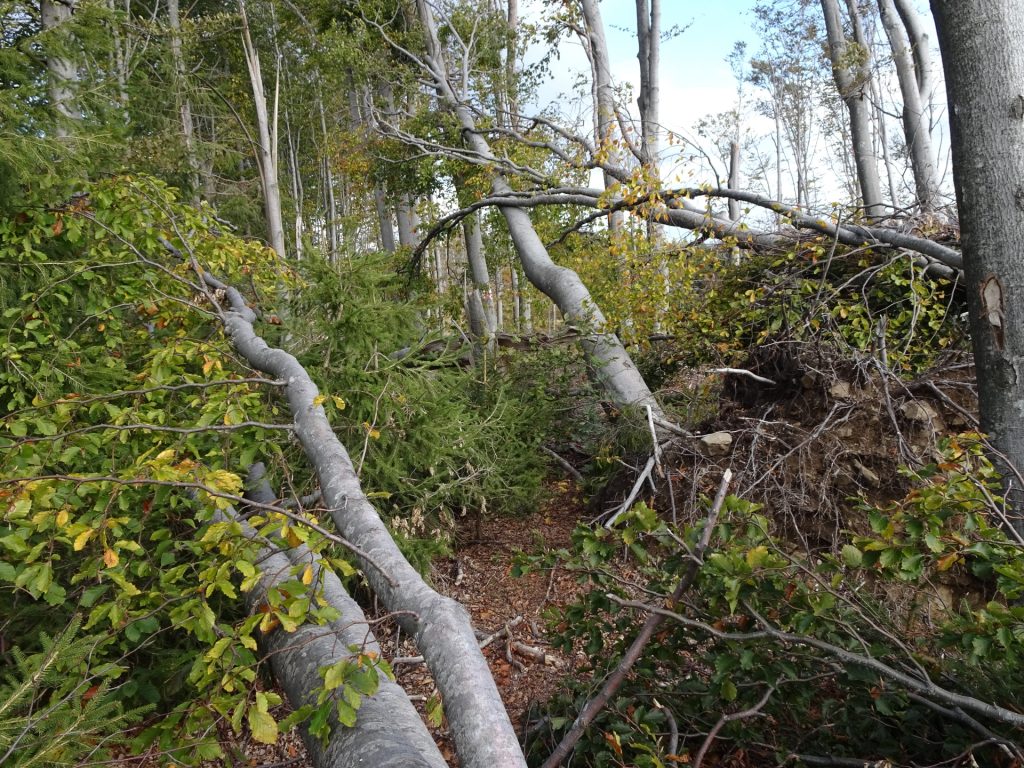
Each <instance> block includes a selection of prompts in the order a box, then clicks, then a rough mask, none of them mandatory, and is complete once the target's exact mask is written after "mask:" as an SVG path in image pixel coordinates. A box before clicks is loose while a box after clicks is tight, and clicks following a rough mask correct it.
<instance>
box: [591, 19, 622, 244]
mask: <svg viewBox="0 0 1024 768" xmlns="http://www.w3.org/2000/svg"><path fill="white" fill-rule="evenodd" d="M580 5H581V7H582V10H583V20H584V24H585V29H586V37H587V40H586V42H587V44H588V46H589V50H590V66H591V70H592V75H593V78H594V80H593V83H594V102H595V103H594V112H595V121H594V146H595V147H597V148H598V151H599V152H602V153H604V154H606V155H607V158H608V162H609V163H610V164H611V165H616V166H618V165H622V157H621V153H620V151H619V147H618V137H617V136H616V131H615V127H616V124H617V120H616V115H615V89H614V87H613V85H612V72H611V64H610V60H609V57H608V42H607V40H606V39H605V35H604V22H603V21H602V20H601V8H600V6H599V5H598V3H597V0H580ZM602 173H603V175H604V188H605V189H611V188H612V187H614V186H615V185H616V180H615V177H614V176H612V175H611V174H610V173H609V172H608V171H607V170H602ZM623 219H624V214H623V213H622V212H621V211H615V212H613V213H611V214H610V215H609V216H608V228H609V229H611V230H612V231H617V230H619V229H621V228H622V223H623Z"/></svg>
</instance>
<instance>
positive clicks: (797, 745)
mask: <svg viewBox="0 0 1024 768" xmlns="http://www.w3.org/2000/svg"><path fill="white" fill-rule="evenodd" d="M908 475H909V476H910V477H911V478H912V479H913V480H914V482H915V485H914V488H913V489H912V490H911V491H910V493H909V494H908V495H907V497H906V498H905V499H903V500H901V501H900V502H898V503H896V504H894V505H892V507H890V508H887V509H884V510H879V509H874V508H870V507H867V506H865V510H866V511H867V513H868V514H869V516H870V521H871V526H872V529H873V530H874V534H873V535H870V536H857V537H853V539H852V541H851V542H850V543H848V544H846V545H845V546H843V547H842V549H841V552H840V554H839V555H838V556H833V555H829V554H821V553H818V554H807V553H804V554H791V552H790V551H789V550H787V549H786V548H785V547H783V546H782V544H781V543H780V542H779V541H777V540H776V539H775V538H774V537H773V536H772V534H771V527H770V523H769V521H768V520H767V518H765V517H764V516H763V515H761V514H760V513H759V511H758V508H757V507H756V506H755V505H750V504H748V503H746V502H743V501H742V500H739V499H736V498H729V499H727V502H726V505H725V508H724V510H723V512H722V516H721V518H720V522H719V523H718V525H717V527H716V529H715V531H714V533H713V536H712V539H711V548H710V549H709V551H708V553H707V554H706V556H705V558H704V564H703V566H702V567H701V569H700V571H699V575H698V578H697V580H696V582H695V584H694V586H693V587H692V588H691V589H690V590H689V591H688V592H687V593H686V595H685V596H684V598H683V600H682V601H680V602H679V603H677V604H676V605H674V606H672V605H670V606H667V607H669V608H670V609H671V610H674V611H675V612H676V613H677V614H679V615H680V616H681V617H682V623H681V622H679V621H676V620H674V619H667V620H666V621H665V623H664V624H663V625H662V627H661V628H660V629H659V630H658V632H657V634H656V636H655V639H654V640H653V641H652V643H651V644H650V645H649V646H648V647H647V649H646V651H645V653H644V654H643V656H642V658H641V659H640V660H639V662H638V663H637V665H636V666H635V667H634V669H633V671H632V673H631V675H630V676H629V678H628V679H627V681H626V683H625V684H624V686H623V688H622V690H621V691H620V693H619V695H618V696H617V697H616V699H615V701H614V702H613V703H612V705H611V706H610V707H609V708H608V709H607V710H606V711H605V712H603V713H602V714H601V715H600V717H599V718H598V720H597V721H596V722H595V724H594V726H593V727H592V728H591V729H589V731H588V732H587V734H586V735H585V736H584V740H583V741H582V742H581V744H580V746H579V747H577V752H576V754H577V756H578V757H579V758H580V759H581V760H583V761H584V762H582V763H581V764H585V765H594V766H612V765H615V766H625V765H629V766H662V765H669V764H672V763H673V762H680V761H682V762H686V761H688V760H691V759H692V758H693V755H694V754H695V753H696V751H697V750H698V749H699V748H700V747H701V745H702V743H703V741H704V738H705V734H707V733H709V732H710V731H711V730H712V728H713V727H714V726H715V725H716V723H717V721H718V720H719V718H720V717H722V716H723V715H730V714H736V713H740V712H743V711H745V710H748V709H751V708H757V707H760V708H759V709H758V711H759V715H758V716H757V717H753V716H746V717H737V718H735V719H731V720H728V721H726V722H725V723H724V724H723V726H722V729H721V731H720V732H719V733H718V737H717V741H716V742H715V745H714V746H713V748H712V754H713V755H717V756H719V759H721V760H725V759H727V758H728V756H730V755H732V756H739V755H740V753H744V754H746V756H747V757H746V759H747V760H751V759H754V760H755V762H758V761H766V762H770V761H772V760H784V759H786V758H787V756H788V755H791V754H793V753H801V754H810V755H826V754H827V755H834V756H840V757H851V758H853V757H855V758H858V759H863V760H877V759H887V760H889V761H892V762H893V763H895V764H910V763H915V764H924V763H928V764H931V763H935V762H938V761H941V760H947V759H949V758H951V757H953V756H954V755H958V754H961V753H965V752H966V753H969V752H970V751H971V750H972V749H976V750H977V751H976V755H977V759H978V760H980V761H982V762H985V760H987V759H988V758H989V757H993V758H994V755H989V754H988V753H987V751H986V750H987V749H989V747H985V746H982V747H977V748H975V747H974V746H972V745H975V744H976V743H977V742H978V741H979V738H978V733H977V732H976V731H974V730H973V729H971V728H970V727H969V726H968V725H967V722H968V721H966V720H964V719H962V718H959V717H957V716H948V717H946V716H944V715H943V711H942V708H941V707H938V708H936V707H934V706H929V705H928V704H927V703H926V702H925V701H923V699H922V698H921V697H920V696H919V695H917V694H919V693H920V691H910V690H908V689H907V688H905V687H904V686H903V685H902V684H901V683H900V682H899V681H898V680H897V679H895V678H894V677H892V676H888V675H885V674H881V673H880V672H878V671H876V670H875V669H873V668H871V667H870V666H869V665H868V664H867V663H858V662H857V661H855V660H850V658H843V657H842V656H841V654H842V653H848V654H853V655H854V656H856V657H860V658H864V659H869V660H871V661H872V662H880V663H882V664H885V665H887V666H889V667H890V668H892V669H895V670H901V671H903V672H904V673H907V674H909V675H911V676H915V677H919V678H922V679H927V678H923V676H924V675H927V676H928V678H930V679H931V680H933V681H935V682H937V683H938V684H939V685H942V686H945V687H947V688H951V689H953V690H955V691H956V692H957V693H960V694H963V695H967V696H972V697H974V698H976V699H978V700H979V701H981V702H987V703H994V704H996V705H997V706H1001V707H1003V708H1005V709H1007V710H1011V711H1012V710H1015V708H1016V707H1015V701H1016V700H1017V695H1018V694H1017V692H1018V691H1019V690H1020V686H1021V685H1022V683H1024V667H1022V659H1024V657H1022V655H1021V642H1022V640H1024V632H1022V631H1021V627H1022V626H1024V609H1021V608H1020V607H1019V606H1018V605H1017V602H1018V598H1019V595H1020V594H1021V593H1022V589H1024V581H1022V575H1024V554H1022V551H1021V548H1020V547H1019V546H1017V545H1016V544H1014V543H1012V542H1010V541H1008V540H1007V537H1006V535H1005V534H1004V533H1003V532H1002V530H1001V529H1000V528H998V527H995V526H994V524H993V523H992V521H991V517H992V515H993V514H994V513H995V511H996V510H998V509H1000V505H1001V499H1000V498H999V497H998V496H997V495H996V494H997V490H996V489H997V488H998V478H997V477H996V476H995V474H994V472H993V470H992V468H991V466H990V465H989V464H988V462H987V461H986V460H985V459H984V458H983V456H982V455H981V452H980V447H979V443H978V441H977V440H976V439H975V436H970V435H967V436H962V437H960V438H957V439H955V440H951V441H949V442H947V443H946V444H945V445H944V446H943V449H942V455H941V458H940V459H939V460H938V461H937V462H936V463H935V464H933V465H930V466H928V467H925V468H923V469H921V470H917V471H914V472H908ZM701 528H702V524H698V525H695V526H687V527H685V528H682V529H675V528H674V527H673V526H671V525H667V524H666V523H664V522H663V521H661V520H660V518H659V517H658V515H657V514H656V513H655V512H653V511H652V510H650V509H648V508H647V507H646V506H645V505H642V504H640V505H637V507H636V508H635V509H634V510H633V512H632V513H631V514H630V515H628V516H627V517H626V518H624V520H623V521H622V523H621V526H620V527H619V528H617V529H616V530H614V531H606V530H604V529H600V528H599V529H596V530H591V529H586V528H580V529H579V530H577V532H576V533H575V534H574V547H573V550H572V552H571V553H570V552H562V553H561V554H560V565H559V567H569V568H571V569H573V570H575V571H576V572H577V573H578V574H579V578H580V581H581V582H583V583H585V584H588V585H590V587H591V589H590V590H589V591H587V592H586V593H585V596H584V597H583V598H582V599H581V600H580V601H579V602H578V603H577V604H575V605H573V606H571V607H570V608H569V609H568V610H567V612H566V614H565V615H564V616H560V617H552V618H553V619H554V620H555V621H556V622H557V623H556V631H557V633H558V634H557V637H558V642H559V643H560V644H561V647H562V648H563V649H564V650H565V651H567V652H568V651H570V650H573V651H576V652H580V651H582V652H583V653H584V654H585V656H586V658H587V659H588V665H587V667H586V668H585V669H583V670H580V671H579V674H576V675H574V678H575V679H576V680H578V681H580V682H575V683H570V686H569V688H568V690H567V691H566V692H565V693H564V694H562V695H561V696H559V697H558V698H557V699H556V700H555V701H554V702H552V704H551V705H550V707H549V715H550V716H551V718H552V719H551V721H550V733H549V734H548V735H547V737H546V738H543V739H541V740H540V742H539V743H536V744H534V745H533V747H532V749H533V753H534V754H536V755H538V756H540V755H543V754H545V753H546V752H547V751H548V750H549V749H550V745H551V743H552V742H553V740H554V739H556V738H557V737H558V736H559V734H560V733H562V732H563V731H564V730H565V729H567V728H568V727H569V725H571V722H572V720H573V719H574V717H575V714H576V712H577V711H578V710H579V708H580V707H582V705H583V704H584V703H585V702H586V700H587V699H588V698H589V697H590V695H592V693H593V684H592V683H590V682H586V681H588V680H591V679H592V680H593V681H601V680H603V679H604V677H605V675H606V674H607V673H608V672H609V671H610V669H611V667H612V666H613V665H614V664H615V663H617V662H618V660H619V659H620V658H621V656H622V653H623V651H624V649H625V648H626V646H627V645H628V644H629V643H630V642H632V640H633V638H634V636H635V634H636V631H637V628H638V626H639V623H640V621H642V619H643V618H644V616H645V614H644V612H642V611H639V612H638V611H634V610H631V609H623V608H621V607H620V606H619V605H618V604H617V603H616V602H615V600H614V599H613V597H614V598H617V599H627V600H629V599H632V600H642V601H644V602H646V603H648V604H659V603H660V601H659V600H658V599H657V598H654V597H652V595H668V594H669V593H671V592H672V590H673V589H674V586H675V584H676V583H677V582H678V580H679V578H680V575H681V574H682V573H683V571H684V569H685V568H686V567H687V565H688V563H689V562H690V558H689V557H688V556H687V554H686V551H687V549H689V550H692V548H693V546H694V545H695V543H696V541H697V539H698V536H699V534H700V532H701ZM623 552H626V553H628V557H629V558H630V561H631V562H630V564H629V572H630V573H631V574H635V575H634V576H633V577H631V579H630V580H631V581H632V582H633V583H634V585H635V586H630V585H629V584H627V583H625V582H624V581H623V580H622V578H621V577H618V576H616V575H615V574H613V573H611V572H610V569H609V568H608V566H607V563H608V561H609V560H610V559H612V558H614V557H615V556H616V555H618V554H619V553H623ZM551 565H553V563H552V562H551V561H550V559H545V558H533V559H524V561H523V563H522V564H521V565H520V570H524V569H528V568H535V567H538V566H542V567H549V566H551ZM965 578H967V579H968V580H969V581H970V584H967V585H965V582H964V579H965ZM965 586H969V587H970V590H969V591H967V592H965V591H964V590H965ZM957 592H963V593H964V594H965V595H969V594H971V593H974V594H980V593H984V594H986V595H987V598H986V600H985V601H983V603H982V604H978V603H977V601H968V600H967V599H964V600H962V601H960V602H959V603H958V599H957V598H956V597H954V598H953V599H952V600H951V599H949V596H950V595H956V594H957ZM765 630H771V631H770V632H766V631H765ZM772 632H778V633H785V637H786V639H785V640H783V639H782V638H780V637H778V636H776V635H773V634H772ZM800 638H806V639H807V640H808V643H802V642H800ZM809 643H817V644H818V645H811V644H809ZM830 648H831V649H832V650H829V649H830ZM765 696H767V700H766V701H765V702H764V703H763V704H762V703H761V702H762V698H763V697H765ZM666 712H669V713H671V714H672V715H673V719H674V721H675V722H676V723H677V724H678V731H679V733H680V735H681V739H682V740H681V742H680V746H679V748H678V752H677V754H675V755H671V754H668V753H667V749H666V746H667V743H668V741H667V738H668V724H667V722H668V721H667V717H666ZM972 716H974V717H976V718H978V719H979V720H981V721H982V722H983V725H984V727H986V728H988V729H990V730H991V732H992V733H995V734H1001V735H1005V736H1007V737H1009V738H1012V733H1011V732H1010V731H1008V730H1007V726H1005V725H1001V724H1000V723H999V722H998V721H995V720H994V719H987V718H986V717H985V716H984V715H979V714H978V713H977V712H972Z"/></svg>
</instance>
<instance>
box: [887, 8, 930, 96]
mask: <svg viewBox="0 0 1024 768" xmlns="http://www.w3.org/2000/svg"><path fill="white" fill-rule="evenodd" d="M894 4H895V6H896V12H897V13H898V14H899V16H900V21H902V22H903V28H904V29H905V30H906V31H907V37H909V38H910V53H911V55H912V56H913V57H914V75H915V76H916V79H917V89H918V91H919V92H920V94H921V103H922V104H924V105H926V106H928V105H930V104H931V100H932V78H933V74H934V70H935V63H934V61H933V59H932V47H931V43H930V41H929V35H928V32H927V31H926V29H925V27H924V24H923V23H922V22H921V16H920V15H919V14H918V12H917V10H916V9H915V8H914V4H913V2H912V0H894Z"/></svg>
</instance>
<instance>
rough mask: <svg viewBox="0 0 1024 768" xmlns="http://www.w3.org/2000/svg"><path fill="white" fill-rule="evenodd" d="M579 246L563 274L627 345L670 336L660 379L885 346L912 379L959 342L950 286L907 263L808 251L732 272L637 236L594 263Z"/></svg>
mask: <svg viewBox="0 0 1024 768" xmlns="http://www.w3.org/2000/svg"><path fill="white" fill-rule="evenodd" d="M583 240H584V239H583V236H579V238H578V239H577V240H571V241H570V242H571V243H572V247H571V249H570V250H569V254H570V256H569V259H570V263H571V266H573V268H574V269H576V270H577V271H578V272H579V273H580V276H581V277H582V278H583V280H584V282H585V283H587V285H588V286H589V287H590V289H591V291H592V293H593V295H594V298H595V300H596V301H597V303H598V304H599V305H600V306H601V307H602V309H603V310H604V312H605V314H606V316H607V317H608V320H609V323H611V324H612V325H613V327H615V328H616V329H617V331H618V333H619V334H620V335H621V336H623V338H624V340H626V341H628V342H632V343H634V344H636V345H638V346H640V347H641V348H643V347H646V346H647V344H648V341H647V340H648V338H649V336H650V335H651V334H652V333H654V331H655V330H656V329H658V330H659V331H660V332H661V333H664V334H668V335H670V336H672V337H674V339H673V340H672V343H671V344H668V345H661V346H659V347H658V350H657V353H658V356H659V357H660V361H661V362H660V366H661V367H665V368H667V369H668V370H666V372H670V370H671V368H672V366H674V365H679V364H685V365H690V366H700V365H707V364H716V365H718V364H723V363H725V364H730V363H738V362H740V361H741V360H742V358H743V357H744V355H745V354H746V353H747V352H748V350H749V349H750V348H751V347H753V346H756V345H760V344H763V343H766V342H768V341H779V340H780V339H786V340H796V341H805V342H811V341H818V342H825V343H827V344H831V345H834V346H838V347H839V348H842V349H853V350H856V351H859V352H872V353H874V354H876V355H881V353H882V347H883V344H884V350H885V355H886V358H887V360H888V363H889V365H890V367H891V368H892V369H893V370H895V371H897V372H899V373H907V374H909V373H914V372H917V371H920V370H922V369H924V368H926V367H927V366H928V365H929V364H931V363H932V362H933V361H934V360H935V359H936V356H937V355H938V354H940V353H941V352H942V351H943V350H945V349H948V348H950V347H953V346H956V345H958V344H962V343H963V342H964V340H965V338H966V329H965V328H964V327H963V325H962V323H960V322H959V321H958V319H957V315H958V314H959V312H960V309H959V304H958V302H961V301H962V299H958V298H956V297H955V295H954V285H953V284H952V283H950V282H948V281H946V280H944V279H937V278H934V277H929V276H926V275H925V274H924V273H923V272H922V270H921V268H920V267H918V266H915V265H914V264H913V263H912V261H910V260H909V259H906V258H897V259H893V260H891V261H888V262H879V261H878V258H877V257H876V256H874V255H873V254H871V253H870V252H865V251H850V252H847V251H845V250H843V249H836V252H834V253H833V252H831V251H830V250H829V247H830V244H828V243H810V244H807V245H805V246H804V247H803V248H802V250H800V251H794V252H790V253H786V254H782V255H779V256H762V255H750V254H743V255H742V256H741V257H740V258H741V260H740V261H739V263H738V264H734V263H733V262H732V256H733V255H732V253H731V251H730V249H728V248H727V247H726V248H715V249H708V248H703V247H690V248H684V249H682V250H669V248H670V246H665V250H667V251H668V252H658V253H653V252H652V251H651V249H650V247H649V245H648V244H647V242H646V240H645V239H644V238H643V236H642V235H641V234H640V233H630V232H626V233H624V234H622V235H619V236H617V237H616V238H615V239H614V240H613V241H612V242H610V243H598V244H597V245H599V246H600V247H604V248H608V249H609V250H610V254H611V258H606V259H600V260H598V259H593V258H590V256H589V255H588V254H589V251H590V250H591V249H592V247H593V246H594V244H593V243H586V242H584V241H583ZM652 286H662V292H661V295H662V296H663V298H662V297H661V296H659V291H658V290H652ZM654 383H655V384H657V381H655V382H654Z"/></svg>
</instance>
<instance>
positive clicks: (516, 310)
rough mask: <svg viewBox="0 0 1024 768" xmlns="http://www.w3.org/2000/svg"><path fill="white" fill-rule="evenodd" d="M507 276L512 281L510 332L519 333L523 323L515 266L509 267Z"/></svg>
mask: <svg viewBox="0 0 1024 768" xmlns="http://www.w3.org/2000/svg"><path fill="white" fill-rule="evenodd" d="M508 276H509V279H510V280H511V281H512V331H513V333H519V331H520V329H521V327H522V322H523V312H522V294H520V293H519V270H518V269H516V265H515V264H510V265H509V267H508Z"/></svg>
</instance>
